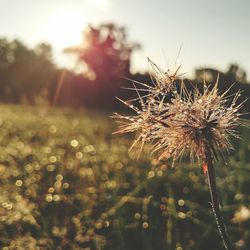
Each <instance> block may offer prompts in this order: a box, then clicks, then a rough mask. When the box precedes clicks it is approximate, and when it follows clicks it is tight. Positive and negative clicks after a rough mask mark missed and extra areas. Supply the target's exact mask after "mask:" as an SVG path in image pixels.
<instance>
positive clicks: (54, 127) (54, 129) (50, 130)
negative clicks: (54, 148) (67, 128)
mask: <svg viewBox="0 0 250 250" xmlns="http://www.w3.org/2000/svg"><path fill="white" fill-rule="evenodd" d="M49 132H50V133H51V134H54V133H56V132H57V127H56V126H55V125H51V126H50V127H49Z"/></svg>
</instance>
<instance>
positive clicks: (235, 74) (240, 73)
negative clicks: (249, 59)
mask: <svg viewBox="0 0 250 250" xmlns="http://www.w3.org/2000/svg"><path fill="white" fill-rule="evenodd" d="M225 75H226V77H227V78H229V79H230V81H231V82H243V83H246V82H247V73H246V71H245V70H244V69H243V68H241V67H240V66H239V65H238V64H231V65H230V66H229V68H228V70H227V72H226V73H225Z"/></svg>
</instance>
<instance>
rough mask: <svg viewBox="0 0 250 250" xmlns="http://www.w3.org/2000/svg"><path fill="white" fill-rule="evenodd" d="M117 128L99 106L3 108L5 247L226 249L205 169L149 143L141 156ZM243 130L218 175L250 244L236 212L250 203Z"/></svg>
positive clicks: (234, 223) (0, 184) (0, 219)
mask: <svg viewBox="0 0 250 250" xmlns="http://www.w3.org/2000/svg"><path fill="white" fill-rule="evenodd" d="M114 130H115V124H114V123H113V121H111V120H110V119H109V118H107V116H106V115H101V114H97V113H96V114H93V113H87V112H76V111H72V110H63V111H62V110H60V109H48V108H40V107H37V108H30V107H21V106H0V147H1V149H0V247H1V249H31V250H33V249H85V250H90V249H91V250H92V249H108V250H117V249H122V250H123V249H124V250H127V249H129V250H133V249H135V250H140V249H143V250H144V249H145V250H150V249H170V250H171V249H178V250H184V249H185V250H188V249H190V250H191V249H192V250H194V249H205V250H206V249H223V247H222V243H221V240H220V236H219V234H218V231H217V227H216V223H215V220H214V218H213V214H212V211H211V208H210V205H209V193H208V188H207V185H206V180H205V177H204V175H203V173H202V170H201V168H200V167H199V166H198V165H197V164H194V165H190V164H188V163H183V164H182V163H178V162H177V163H176V164H175V168H174V169H172V168H171V162H168V161H167V162H164V161H163V162H157V161H156V160H155V159H154V157H152V156H151V155H150V149H149V148H145V152H144V153H143V155H142V157H141V158H140V159H139V160H135V159H133V158H131V157H130V156H129V155H128V152H127V149H128V147H129V145H130V144H131V138H129V136H127V137H126V136H113V135H112V131H114ZM242 137H243V140H242V141H236V142H235V147H236V150H235V151H234V152H232V153H231V155H230V156H229V157H228V158H227V165H226V164H225V163H223V162H220V163H218V164H217V165H218V166H216V172H217V176H218V179H217V182H218V189H219V193H220V198H221V200H222V204H223V216H224V219H225V222H226V224H227V227H228V231H229V234H230V235H231V237H232V240H233V241H234V242H235V243H237V246H238V249H250V220H249V218H248V217H247V216H245V217H244V213H238V214H237V211H240V209H241V208H242V207H243V206H245V207H248V208H247V209H250V208H249V201H250V175H249V171H250V152H249V151H250V145H249V143H250V136H249V129H244V130H242ZM245 211H248V213H249V212H250V210H245ZM245 214H247V212H245ZM240 245H242V247H240Z"/></svg>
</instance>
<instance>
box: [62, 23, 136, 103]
mask: <svg viewBox="0 0 250 250" xmlns="http://www.w3.org/2000/svg"><path fill="white" fill-rule="evenodd" d="M138 48H140V46H139V44H137V43H130V42H128V41H127V35H126V30H125V29H124V28H123V27H118V26H116V25H114V24H112V23H108V24H101V25H99V26H96V27H94V26H92V25H89V26H88V28H87V29H86V30H85V31H84V33H83V43H82V44H81V45H80V46H77V47H70V48H66V49H65V53H73V54H75V55H76V56H77V58H78V60H79V63H82V64H84V65H85V71H84V74H85V76H86V77H88V78H89V79H90V80H92V84H93V85H96V90H95V91H96V92H99V95H100V96H101V98H102V99H105V98H104V96H105V95H106V97H107V98H110V96H114V95H115V94H116V93H117V91H119V88H120V86H121V85H122V82H123V81H124V79H123V78H124V77H128V76H129V75H130V62H131V55H132V53H133V51H135V50H136V49H138ZM95 96H96V93H95ZM97 96H98V95H97ZM107 98H106V99H107ZM106 101H107V100H106Z"/></svg>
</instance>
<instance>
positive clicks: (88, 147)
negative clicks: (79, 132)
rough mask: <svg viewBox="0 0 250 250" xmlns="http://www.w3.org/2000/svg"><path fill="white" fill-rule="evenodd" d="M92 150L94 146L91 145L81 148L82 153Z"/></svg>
mask: <svg viewBox="0 0 250 250" xmlns="http://www.w3.org/2000/svg"><path fill="white" fill-rule="evenodd" d="M94 150H95V148H94V146H93V145H88V146H85V147H84V149H83V151H84V153H90V152H92V151H94Z"/></svg>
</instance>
